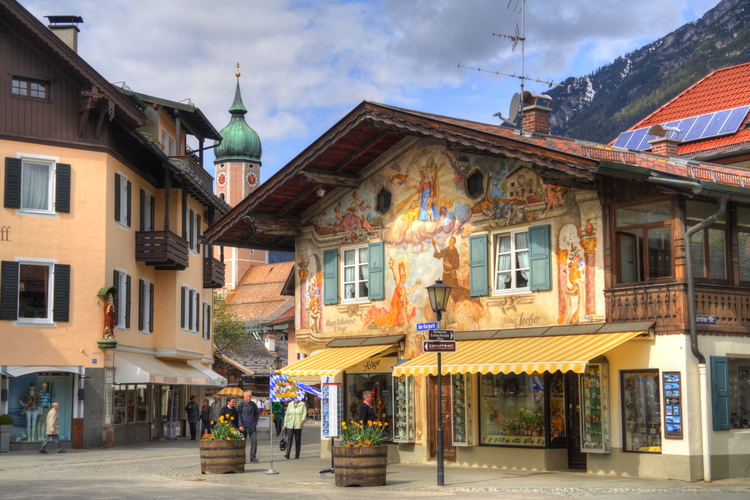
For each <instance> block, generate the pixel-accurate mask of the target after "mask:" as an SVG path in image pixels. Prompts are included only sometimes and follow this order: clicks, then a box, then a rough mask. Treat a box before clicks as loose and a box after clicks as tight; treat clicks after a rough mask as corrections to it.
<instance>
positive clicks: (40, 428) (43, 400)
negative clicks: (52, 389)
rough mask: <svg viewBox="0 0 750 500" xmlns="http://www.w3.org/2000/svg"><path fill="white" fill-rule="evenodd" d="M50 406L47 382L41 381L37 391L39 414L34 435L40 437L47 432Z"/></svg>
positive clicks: (50, 399) (50, 400)
mask: <svg viewBox="0 0 750 500" xmlns="http://www.w3.org/2000/svg"><path fill="white" fill-rule="evenodd" d="M51 406H52V395H51V394H50V393H49V384H47V382H42V390H40V391H39V415H38V416H37V420H36V435H37V437H38V438H39V439H42V438H43V437H44V436H45V435H46V433H47V414H48V413H49V409H50V407H51Z"/></svg>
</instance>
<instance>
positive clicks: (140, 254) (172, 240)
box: [135, 231, 189, 271]
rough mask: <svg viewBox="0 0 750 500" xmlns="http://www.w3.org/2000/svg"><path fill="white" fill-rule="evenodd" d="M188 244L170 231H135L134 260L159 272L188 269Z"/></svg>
mask: <svg viewBox="0 0 750 500" xmlns="http://www.w3.org/2000/svg"><path fill="white" fill-rule="evenodd" d="M188 256H189V252H188V242H187V241H186V240H184V239H183V238H180V237H179V236H177V235H176V234H174V233H173V232H171V231H136V233H135V260H136V261H138V262H145V263H146V265H148V266H156V269H159V270H174V271H182V270H183V269H186V268H187V267H188Z"/></svg>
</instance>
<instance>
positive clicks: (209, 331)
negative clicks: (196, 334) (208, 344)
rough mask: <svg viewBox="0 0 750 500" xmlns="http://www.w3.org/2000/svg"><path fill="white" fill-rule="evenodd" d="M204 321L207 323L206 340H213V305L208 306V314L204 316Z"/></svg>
mask: <svg viewBox="0 0 750 500" xmlns="http://www.w3.org/2000/svg"><path fill="white" fill-rule="evenodd" d="M204 321H205V322H206V339H210V338H211V304H206V314H205V315H204Z"/></svg>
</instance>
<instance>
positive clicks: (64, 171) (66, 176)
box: [55, 163, 70, 214]
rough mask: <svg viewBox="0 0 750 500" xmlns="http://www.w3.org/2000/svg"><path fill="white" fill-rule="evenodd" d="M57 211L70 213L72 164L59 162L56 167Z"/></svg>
mask: <svg viewBox="0 0 750 500" xmlns="http://www.w3.org/2000/svg"><path fill="white" fill-rule="evenodd" d="M55 177H56V178H55V212H60V213H65V214H69V213H70V165H67V164H65V163H58V164H57V167H56V168H55Z"/></svg>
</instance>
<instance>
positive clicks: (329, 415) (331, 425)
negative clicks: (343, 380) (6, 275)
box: [320, 384, 344, 438]
mask: <svg viewBox="0 0 750 500" xmlns="http://www.w3.org/2000/svg"><path fill="white" fill-rule="evenodd" d="M322 392H323V394H322V397H321V406H322V415H321V421H320V425H321V432H322V433H323V437H327V438H333V437H339V436H340V435H341V419H342V418H344V391H343V390H342V385H341V384H323V391H322Z"/></svg>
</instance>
